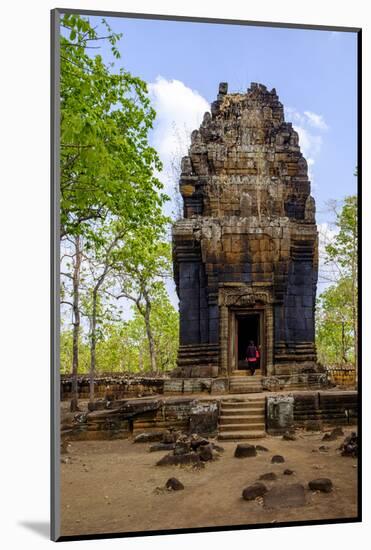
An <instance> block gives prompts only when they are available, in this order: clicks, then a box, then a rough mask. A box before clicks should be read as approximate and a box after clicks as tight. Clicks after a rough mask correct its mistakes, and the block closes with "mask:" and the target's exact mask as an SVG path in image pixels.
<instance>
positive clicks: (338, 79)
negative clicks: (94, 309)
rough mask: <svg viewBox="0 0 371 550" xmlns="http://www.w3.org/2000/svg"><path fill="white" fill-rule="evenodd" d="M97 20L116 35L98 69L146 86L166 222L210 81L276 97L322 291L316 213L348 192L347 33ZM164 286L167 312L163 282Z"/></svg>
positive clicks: (327, 219) (350, 86)
mask: <svg viewBox="0 0 371 550" xmlns="http://www.w3.org/2000/svg"><path fill="white" fill-rule="evenodd" d="M90 21H91V23H92V24H93V25H94V26H95V25H96V26H98V33H99V35H103V36H104V35H106V34H107V33H106V30H105V29H104V28H102V27H100V21H101V18H97V17H91V18H90ZM107 21H108V22H109V24H110V25H111V27H112V29H113V30H114V31H115V32H118V33H122V34H123V37H122V39H121V41H120V43H119V50H120V52H121V59H120V60H114V59H113V57H112V54H111V52H110V48H109V45H108V44H106V43H105V42H103V41H102V42H101V44H102V47H101V48H100V49H99V50H92V52H94V53H100V54H101V55H102V56H103V59H104V61H105V62H112V61H114V62H115V68H114V69H113V70H117V69H118V68H120V67H124V68H125V70H128V71H130V72H131V73H132V74H133V75H135V76H139V77H140V78H142V79H143V80H145V81H146V82H147V83H148V88H149V93H150V97H151V100H152V104H153V106H154V108H155V110H156V113H157V116H156V122H155V126H154V129H153V131H152V132H151V135H150V142H151V144H152V145H153V146H154V147H155V148H156V149H157V151H158V153H159V155H160V158H161V160H162V161H163V166H164V169H163V172H162V173H161V174H159V178H160V179H161V180H162V181H163V183H164V185H165V190H166V191H167V193H168V194H169V195H170V196H171V197H172V202H170V203H169V204H168V206H167V208H166V213H167V214H171V213H172V212H174V211H175V210H176V207H175V201H174V189H175V188H176V187H177V181H178V176H179V174H178V173H177V167H179V165H180V160H181V157H182V156H183V155H185V154H187V148H188V145H189V136H190V133H191V132H192V130H194V129H195V128H198V127H199V125H200V123H201V121H202V117H203V114H204V112H205V111H207V110H209V109H210V103H211V102H212V101H214V100H215V99H216V95H217V93H218V85H219V82H221V81H226V82H228V85H229V91H230V92H241V91H244V90H246V89H247V88H248V87H249V86H250V83H251V82H260V83H262V84H265V85H266V86H267V87H268V88H269V89H271V88H273V87H274V88H276V91H277V93H278V95H279V97H280V100H281V102H282V103H283V105H284V109H285V118H286V120H287V121H288V122H292V123H293V125H294V127H295V129H296V130H297V131H298V133H299V142H300V146H301V150H302V152H303V154H304V156H305V158H306V159H307V161H308V166H309V177H310V180H311V183H312V195H313V196H314V197H315V199H316V204H317V223H318V228H319V235H320V276H319V281H318V292H319V293H320V292H322V291H323V290H324V289H325V288H326V286H328V284H329V282H328V277H329V273H330V271H331V268H329V267H328V266H326V265H325V264H324V259H323V258H324V255H323V251H324V247H325V245H326V244H327V243H328V242H329V241H330V240H331V239H332V238H333V236H334V234H335V231H336V230H334V226H333V225H331V221H333V219H334V216H333V214H331V213H330V212H329V210H328V207H327V206H326V204H327V203H328V201H330V200H332V199H335V200H337V201H341V200H342V199H343V198H344V197H345V196H346V195H350V194H354V193H355V192H356V189H357V186H356V178H355V177H354V175H353V173H354V169H355V167H356V164H357V35H356V33H352V32H348V33H347V32H332V31H318V30H317V31H315V30H309V29H306V30H304V29H284V28H272V27H254V26H246V25H226V24H207V23H190V22H176V21H156V20H145V19H125V18H119V17H117V18H107ZM330 275H331V274H330ZM167 286H168V290H169V295H170V298H171V300H172V302H173V304H174V305H175V306H177V297H176V294H175V291H174V286H173V283H172V282H171V281H169V283H168V284H167Z"/></svg>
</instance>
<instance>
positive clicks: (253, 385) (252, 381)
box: [229, 376, 263, 393]
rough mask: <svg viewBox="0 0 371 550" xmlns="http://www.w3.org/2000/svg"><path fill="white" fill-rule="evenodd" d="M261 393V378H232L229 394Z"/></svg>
mask: <svg viewBox="0 0 371 550" xmlns="http://www.w3.org/2000/svg"><path fill="white" fill-rule="evenodd" d="M261 391H263V386H262V378H261V376H232V377H231V378H230V379H229V393H258V392H261Z"/></svg>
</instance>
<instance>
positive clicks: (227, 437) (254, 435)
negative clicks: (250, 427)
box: [218, 431, 266, 441]
mask: <svg viewBox="0 0 371 550" xmlns="http://www.w3.org/2000/svg"><path fill="white" fill-rule="evenodd" d="M265 436H266V433H265V432H263V431H259V432H222V433H219V435H218V440H220V441H240V440H242V439H261V438H263V437H265Z"/></svg>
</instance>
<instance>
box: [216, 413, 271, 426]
mask: <svg viewBox="0 0 371 550" xmlns="http://www.w3.org/2000/svg"><path fill="white" fill-rule="evenodd" d="M246 419H248V420H249V423H256V424H263V426H264V424H265V417H264V415H263V414H260V415H244V416H225V415H224V414H223V416H221V417H220V418H219V422H220V425H221V426H222V425H230V424H246Z"/></svg>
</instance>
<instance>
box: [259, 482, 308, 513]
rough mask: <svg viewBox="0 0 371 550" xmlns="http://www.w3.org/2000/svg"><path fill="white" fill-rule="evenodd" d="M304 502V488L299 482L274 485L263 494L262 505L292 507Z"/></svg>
mask: <svg viewBox="0 0 371 550" xmlns="http://www.w3.org/2000/svg"><path fill="white" fill-rule="evenodd" d="M305 504H306V498H305V490H304V487H303V485H301V484H300V483H293V484H291V485H276V486H275V487H272V489H270V490H269V491H268V492H267V493H266V494H265V495H264V506H265V507H267V508H294V507H296V506H305Z"/></svg>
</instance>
